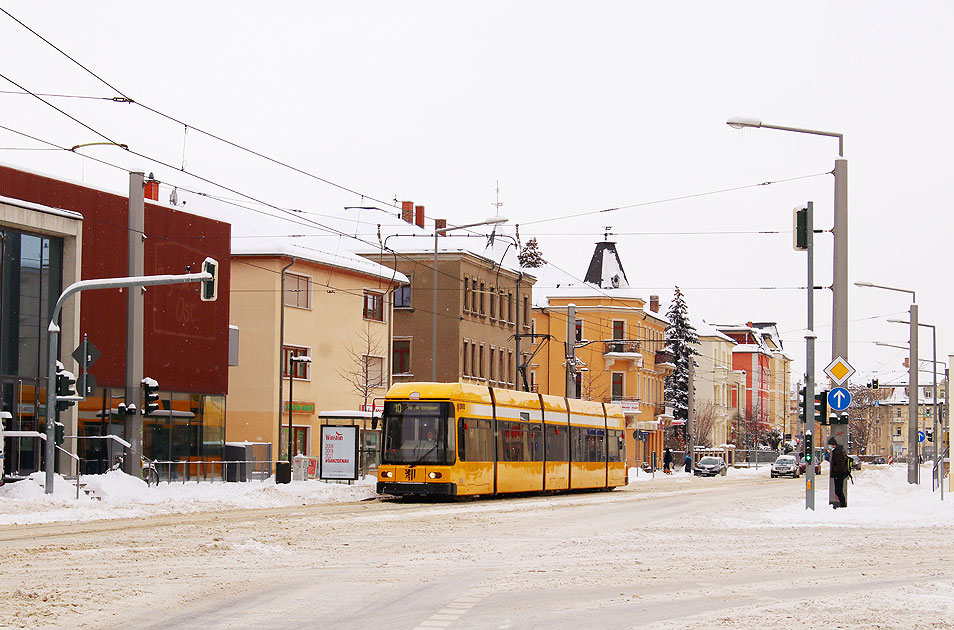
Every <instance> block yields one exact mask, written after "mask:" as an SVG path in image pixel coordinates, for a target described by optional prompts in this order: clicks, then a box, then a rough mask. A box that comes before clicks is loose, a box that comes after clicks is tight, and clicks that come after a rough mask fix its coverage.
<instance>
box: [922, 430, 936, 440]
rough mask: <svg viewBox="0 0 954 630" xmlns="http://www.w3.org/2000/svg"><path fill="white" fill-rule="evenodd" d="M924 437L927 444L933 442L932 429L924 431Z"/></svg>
mask: <svg viewBox="0 0 954 630" xmlns="http://www.w3.org/2000/svg"><path fill="white" fill-rule="evenodd" d="M924 437H926V438H927V441H928V442H933V441H934V429H924Z"/></svg>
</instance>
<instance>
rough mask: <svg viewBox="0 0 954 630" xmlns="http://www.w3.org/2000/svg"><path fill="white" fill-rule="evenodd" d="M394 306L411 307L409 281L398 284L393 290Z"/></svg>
mask: <svg viewBox="0 0 954 630" xmlns="http://www.w3.org/2000/svg"><path fill="white" fill-rule="evenodd" d="M394 308H411V283H410V282H408V283H406V284H402V285H400V286H399V287H398V288H397V289H395V290H394Z"/></svg>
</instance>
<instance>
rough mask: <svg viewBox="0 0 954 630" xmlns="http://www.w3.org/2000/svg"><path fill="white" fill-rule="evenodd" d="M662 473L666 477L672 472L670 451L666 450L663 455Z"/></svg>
mask: <svg viewBox="0 0 954 630" xmlns="http://www.w3.org/2000/svg"><path fill="white" fill-rule="evenodd" d="M663 472H664V473H666V474H667V475H668V474H670V473H671V472H672V449H671V448H667V449H666V452H665V453H663Z"/></svg>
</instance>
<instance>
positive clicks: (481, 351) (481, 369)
mask: <svg viewBox="0 0 954 630" xmlns="http://www.w3.org/2000/svg"><path fill="white" fill-rule="evenodd" d="M477 353H478V356H477V376H478V377H479V378H484V344H480V347H479V348H478V350H477Z"/></svg>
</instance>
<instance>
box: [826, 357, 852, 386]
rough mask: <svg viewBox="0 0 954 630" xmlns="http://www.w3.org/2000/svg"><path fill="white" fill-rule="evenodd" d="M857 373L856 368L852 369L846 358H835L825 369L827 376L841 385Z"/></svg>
mask: <svg viewBox="0 0 954 630" xmlns="http://www.w3.org/2000/svg"><path fill="white" fill-rule="evenodd" d="M854 373H855V368H853V367H851V364H850V363H848V361H847V360H846V359H845V358H844V357H840V356H838V357H835V358H834V359H833V360H832V362H831V363H829V364H828V367H826V368H825V374H827V375H828V378H830V379H831V380H833V381H835V383H836V384H838V385H841V384H842V383H844V382H845V381H847V380H848V379H849V378H851V375H852V374H854Z"/></svg>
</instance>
